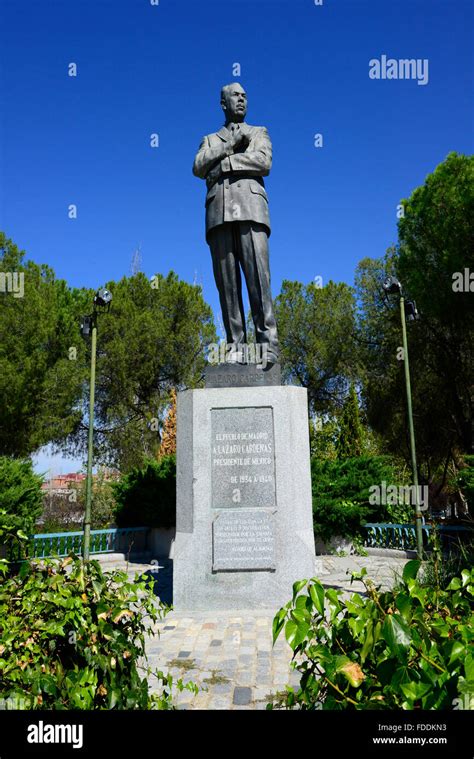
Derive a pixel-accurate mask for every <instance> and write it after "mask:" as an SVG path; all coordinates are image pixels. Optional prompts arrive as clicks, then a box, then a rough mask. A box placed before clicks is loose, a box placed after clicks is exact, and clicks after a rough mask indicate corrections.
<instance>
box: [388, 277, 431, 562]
mask: <svg viewBox="0 0 474 759" xmlns="http://www.w3.org/2000/svg"><path fill="white" fill-rule="evenodd" d="M382 287H383V289H384V291H385V292H386V293H387V295H395V294H397V293H398V295H399V297H400V316H401V320H402V336H403V363H404V365H405V385H406V391H407V409H408V428H409V430H410V450H411V467H412V472H413V485H414V490H415V526H416V550H417V554H418V558H419V559H420V561H421V560H422V559H423V530H422V520H423V517H422V514H421V510H420V495H419V489H418V469H417V465H416V446H415V428H414V425H413V409H412V402H411V382H410V364H409V361H408V341H407V326H406V319H409V320H410V321H413V320H414V319H417V318H418V311H417V308H416V303H415V301H413V300H407V301H405V298H404V296H403V290H402V285H401V283H400V282H399V281H398V279H397V278H396V277H387V279H386V280H385V282H384V283H383V285H382Z"/></svg>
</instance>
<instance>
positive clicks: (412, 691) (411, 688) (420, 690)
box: [400, 681, 432, 701]
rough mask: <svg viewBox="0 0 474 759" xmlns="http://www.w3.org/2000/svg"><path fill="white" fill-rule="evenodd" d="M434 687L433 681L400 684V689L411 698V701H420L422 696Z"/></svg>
mask: <svg viewBox="0 0 474 759" xmlns="http://www.w3.org/2000/svg"><path fill="white" fill-rule="evenodd" d="M431 688H432V685H431V683H420V682H418V683H416V682H413V681H412V682H409V683H401V684H400V690H401V691H402V693H403V694H404V695H405V696H406V697H407V698H409V699H410V701H419V700H420V698H423V696H425V695H426V694H427V693H428V691H430V690H431Z"/></svg>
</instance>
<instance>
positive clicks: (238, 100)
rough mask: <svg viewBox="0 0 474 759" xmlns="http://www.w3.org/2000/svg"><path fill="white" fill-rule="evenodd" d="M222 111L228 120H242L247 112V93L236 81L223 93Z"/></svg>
mask: <svg viewBox="0 0 474 759" xmlns="http://www.w3.org/2000/svg"><path fill="white" fill-rule="evenodd" d="M223 105H225V108H224V111H225V115H226V118H227V119H228V120H229V121H243V120H244V118H245V114H246V113H247V95H246V94H245V90H244V88H243V87H242V86H241V85H240V84H238V83H236V84H235V86H233V87H232V89H230V90H227V92H226V93H225V100H224V103H223Z"/></svg>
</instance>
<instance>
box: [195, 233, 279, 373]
mask: <svg viewBox="0 0 474 759" xmlns="http://www.w3.org/2000/svg"><path fill="white" fill-rule="evenodd" d="M208 242H209V247H210V249H211V254H212V265H213V270H214V278H215V280H216V285H217V289H218V292H219V300H220V304H221V310H222V319H223V321H224V328H225V331H226V337H227V342H228V343H233V344H235V345H239V344H242V343H246V342H247V331H246V318H245V311H244V307H243V302H242V278H241V271H240V270H241V269H242V271H243V273H244V277H245V281H246V284H247V290H248V294H249V301H250V309H251V311H252V319H253V323H254V326H255V341H256V342H257V343H260V344H262V345H264V344H267V346H268V348H267V350H268V352H269V353H270V354H271V356H272V357H273V358H274V359H277V358H278V355H279V349H278V336H277V328H276V321H275V316H274V313H273V301H272V294H271V289H270V268H269V262H268V232H267V228H266V227H265V225H264V224H258V223H257V222H254V221H232V222H225V223H224V224H219V225H218V226H217V227H213V228H212V229H211V230H210V231H209V233H208Z"/></svg>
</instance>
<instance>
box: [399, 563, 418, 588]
mask: <svg viewBox="0 0 474 759" xmlns="http://www.w3.org/2000/svg"><path fill="white" fill-rule="evenodd" d="M420 565H421V561H419V560H418V559H412V560H411V561H408V562H407V563H406V564H405V566H404V568H403V575H402V577H403V581H404V582H407V580H414V579H415V577H416V576H417V574H418V570H419V568H420Z"/></svg>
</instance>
